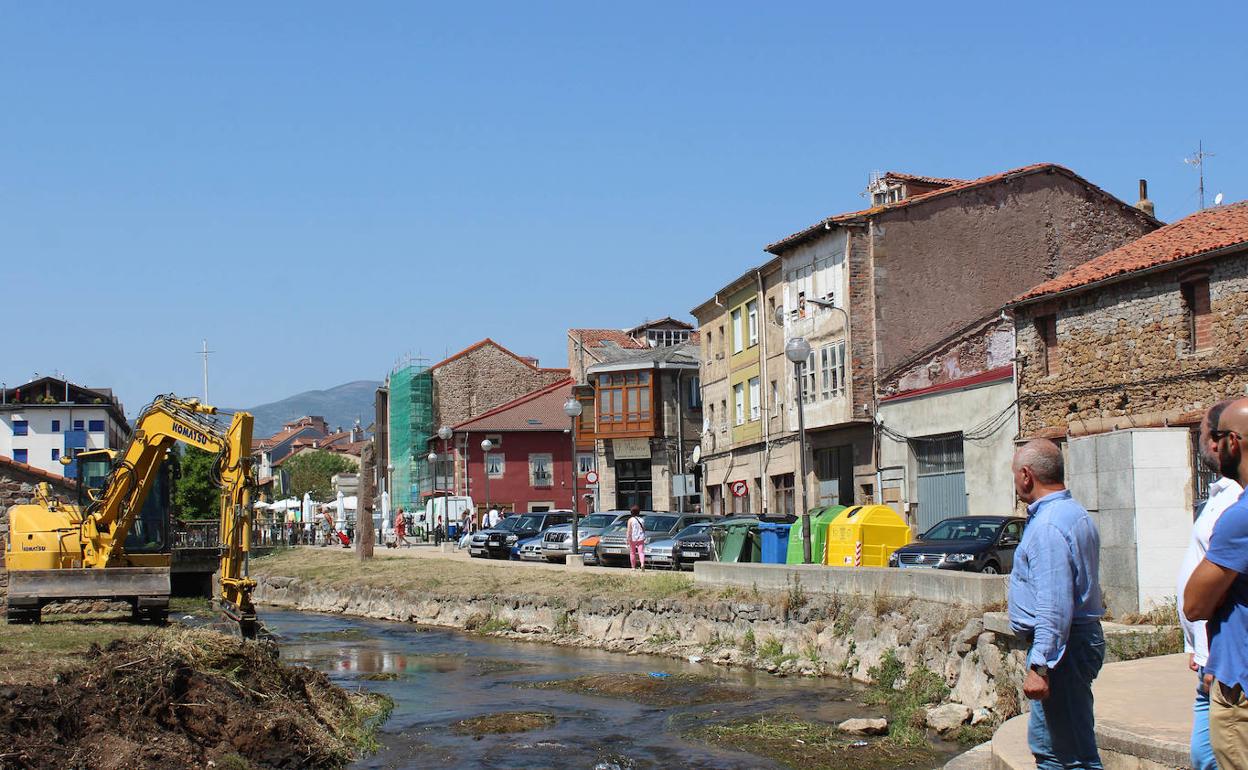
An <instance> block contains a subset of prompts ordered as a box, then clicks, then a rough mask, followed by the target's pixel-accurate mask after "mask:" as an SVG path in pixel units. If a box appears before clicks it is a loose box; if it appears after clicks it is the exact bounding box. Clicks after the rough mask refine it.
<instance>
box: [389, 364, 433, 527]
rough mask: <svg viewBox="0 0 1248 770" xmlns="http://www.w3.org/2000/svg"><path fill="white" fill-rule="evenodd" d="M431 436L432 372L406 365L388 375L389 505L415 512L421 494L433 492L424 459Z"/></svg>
mask: <svg viewBox="0 0 1248 770" xmlns="http://www.w3.org/2000/svg"><path fill="white" fill-rule="evenodd" d="M432 434H433V372H431V371H430V370H429V367H428V366H422V365H417V364H406V365H404V366H401V367H399V368H397V369H395V370H394V371H393V372H391V373H390V464H391V465H393V466H394V474H393V475H392V477H391V484H392V485H393V489H392V490H391V493H390V497H391V503H390V504H391V505H393V506H395V507H398V506H402V507H403V509H404V510H407V511H412V510H415V509H416V508H417V507H418V506H419V505H420V501H421V493H422V492H428V491H430V490H431V489H432V488H433V472H432V471H433V469H432V468H431V467H430V464H429V461H428V460H426V459H425V455H426V453H427V452H428V451H429V438H430V436H431V435H432Z"/></svg>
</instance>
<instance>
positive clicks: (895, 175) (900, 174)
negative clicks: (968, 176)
mask: <svg viewBox="0 0 1248 770" xmlns="http://www.w3.org/2000/svg"><path fill="white" fill-rule="evenodd" d="M884 178H885V179H896V180H898V181H900V182H921V183H922V184H938V185H946V186H948V185H955V184H963V183H965V182H966V181H967V180H965V179H945V178H943V177H938V176H919V175H918V174H907V173H905V172H904V171H889V172H888V173H887V174H885V175H884Z"/></svg>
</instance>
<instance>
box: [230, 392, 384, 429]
mask: <svg viewBox="0 0 1248 770" xmlns="http://www.w3.org/2000/svg"><path fill="white" fill-rule="evenodd" d="M380 385H381V383H380V382H378V381H376V380H356V381H355V382H348V383H346V384H345V385H339V386H337V387H334V388H329V389H328V390H309V391H307V392H306V393H300V394H299V395H297V396H291V397H289V398H283V399H282V400H281V401H274V402H273V403H271V404H261V405H260V406H253V407H251V408H250V409H248V410H247V411H248V412H251V413H252V414H253V415H255V417H256V424H255V427H254V428H253V429H252V435H253V436H255V437H256V438H266V437H268V436H272V435H273V434H274V433H277V432H278V431H279V430H281V429H282V425H283V424H284V423H288V422H290V421H291V420H297V419H299V418H300V417H304V416H306V415H319V416H321V417H324V418H325V422H327V423H329V428H330V430H334V429H336V428H339V427H341V428H342V429H343V430H350V429H351V426H352V425H354V424H355V421H356V420H357V419H358V420H359V421H360V426H361V427H363V428H367V427H368V426H369V424H370V423H372V421H373V398H374V394H375V393H376V391H377V388H378V387H379V386H380Z"/></svg>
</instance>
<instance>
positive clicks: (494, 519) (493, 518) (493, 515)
mask: <svg viewBox="0 0 1248 770" xmlns="http://www.w3.org/2000/svg"><path fill="white" fill-rule="evenodd" d="M501 520H502V517H501V516H499V515H498V509H497V508H491V509H490V529H493V528H494V527H497V526H498V522H499V521H501Z"/></svg>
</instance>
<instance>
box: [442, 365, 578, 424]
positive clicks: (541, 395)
mask: <svg viewBox="0 0 1248 770" xmlns="http://www.w3.org/2000/svg"><path fill="white" fill-rule="evenodd" d="M572 384H573V382H572V379H571V378H569V379H566V380H561V381H559V382H556V383H555V384H553V385H550V386H548V387H545V388H542V389H541V390H535V391H533V392H532V393H529V394H527V395H523V396H521V397H520V398H517V399H515V400H514V401H509V402H507V403H506V404H502V405H501V406H496V407H494V408H493V409H491V410H489V411H488V412H484V413H482V414H479V415H477V416H476V417H473V418H472V419H471V420H467V421H465V422H461V423H460V424H458V425H456V426H455V430H456V431H457V432H464V431H473V432H477V431H500V432H501V431H511V430H559V431H561V430H564V429H566V428H567V427H568V423H569V420H568V416H567V415H566V414H564V413H563V404H564V402H565V401H567V400H568V399H569V398H571V397H572Z"/></svg>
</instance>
